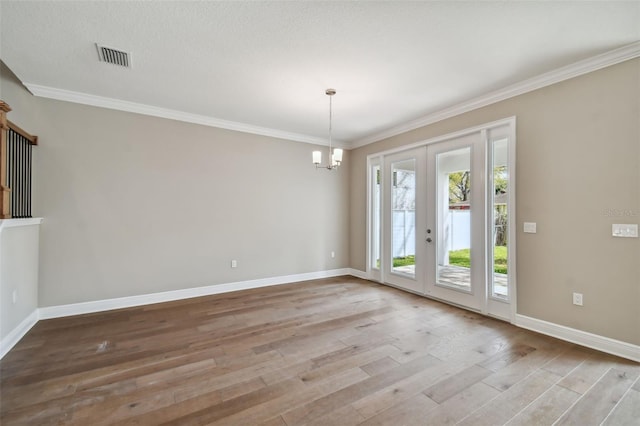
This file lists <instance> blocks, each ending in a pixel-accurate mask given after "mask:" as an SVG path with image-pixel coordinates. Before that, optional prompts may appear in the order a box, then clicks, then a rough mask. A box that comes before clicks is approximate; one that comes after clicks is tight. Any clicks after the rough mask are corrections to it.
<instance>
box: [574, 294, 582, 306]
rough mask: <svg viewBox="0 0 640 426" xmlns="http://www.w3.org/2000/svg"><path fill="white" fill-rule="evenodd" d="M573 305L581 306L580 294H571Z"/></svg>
mask: <svg viewBox="0 0 640 426" xmlns="http://www.w3.org/2000/svg"><path fill="white" fill-rule="evenodd" d="M573 304H574V305H578V306H582V293H573Z"/></svg>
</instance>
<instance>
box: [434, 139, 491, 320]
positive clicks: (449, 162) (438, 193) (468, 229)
mask: <svg viewBox="0 0 640 426" xmlns="http://www.w3.org/2000/svg"><path fill="white" fill-rule="evenodd" d="M482 156H483V145H482V138H481V135H480V133H476V134H472V135H468V136H464V137H460V138H456V139H453V140H450V141H446V142H440V143H437V144H433V145H429V146H428V148H427V158H428V163H427V164H428V172H429V181H430V186H429V189H430V191H429V195H428V197H427V202H428V210H427V216H428V218H429V219H428V227H427V234H428V237H427V250H428V251H427V255H428V258H429V259H433V260H434V261H433V262H428V268H427V280H426V281H427V293H428V294H430V295H432V296H434V297H438V298H441V299H444V300H447V301H450V302H453V303H457V304H460V305H464V306H467V307H469V308H472V309H478V310H480V309H481V308H482V305H483V303H482V302H483V297H484V294H485V293H484V288H485V285H484V283H486V280H485V279H484V271H485V261H484V259H485V253H484V252H485V249H484V246H485V245H484V237H483V230H484V223H483V221H484V214H483V208H484V194H483V182H482V172H483V170H484V162H483V157H482Z"/></svg>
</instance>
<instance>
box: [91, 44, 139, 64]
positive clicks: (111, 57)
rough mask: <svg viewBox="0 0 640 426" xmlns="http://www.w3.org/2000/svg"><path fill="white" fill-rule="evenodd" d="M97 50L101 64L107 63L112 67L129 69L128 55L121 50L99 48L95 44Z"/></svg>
mask: <svg viewBox="0 0 640 426" xmlns="http://www.w3.org/2000/svg"><path fill="white" fill-rule="evenodd" d="M96 47H97V48H98V56H99V57H100V60H101V61H102V62H107V63H110V64H113V65H120V66H121V67H126V68H130V67H131V57H130V56H129V53H127V52H123V51H122V50H118V49H113V48H111V47H106V46H100V45H99V44H97V43H96Z"/></svg>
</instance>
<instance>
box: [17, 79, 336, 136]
mask: <svg viewBox="0 0 640 426" xmlns="http://www.w3.org/2000/svg"><path fill="white" fill-rule="evenodd" d="M23 84H24V85H25V87H26V88H27V89H29V92H31V94H33V95H34V96H38V97H41V98H48V99H55V100H58V101H65V102H73V103H76V104H82V105H90V106H95V107H100V108H107V109H114V110H117V111H126V112H133V113H136V114H142V115H149V116H152V117H160V118H166V119H169V120H177V121H183V122H185V123H193V124H200V125H202V126H209V127H217V128H221V129H227V130H235V131H237V132H244V133H251V134H254V135H261V136H269V137H272V138H278V139H286V140H291V141H296V142H304V143H309V144H314V145H328V144H329V143H328V140H327V139H326V138H319V137H315V136H309V135H303V134H301V133H293V132H287V131H284V130H277V129H271V128H268V127H260V126H253V125H251V124H245V123H240V122H237V121H229V120H222V119H220V118H215V117H208V116H205V115H199V114H192V113H188V112H183V111H178V110H173V109H168V108H160V107H155V106H152V105H146V104H139V103H136V102H129V101H123V100H119V99H114V98H106V97H103V96H95V95H90V94H87V93H82V92H74V91H71V90H64V89H56V88H54V87H47V86H41V85H39V84H33V83H23ZM334 143H335V144H336V146H343V145H344V143H343V142H340V141H334Z"/></svg>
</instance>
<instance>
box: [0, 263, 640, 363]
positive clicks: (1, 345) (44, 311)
mask: <svg viewBox="0 0 640 426" xmlns="http://www.w3.org/2000/svg"><path fill="white" fill-rule="evenodd" d="M341 275H352V276H354V277H357V278H362V279H367V274H366V272H363V271H360V270H358V269H352V268H342V269H332V270H328V271H318V272H309V273H305V274H295V275H285V276H280V277H272V278H263V279H257V280H249V281H239V282H235V283H227V284H219V285H211V286H205V287H195V288H188V289H184V290H174V291H167V292H162V293H151V294H145V295H138V296H130V297H120V298H116V299H107V300H97V301H93V302H84V303H72V304H69V305H60V306H48V307H44V308H40V309H36V310H35V311H33V312H32V313H31V314H30V315H29V316H28V317H27V318H25V319H24V320H23V321H22V322H21V323H20V324H19V325H18V326H17V327H16V328H14V329H13V330H12V331H11V332H10V333H9V334H8V335H7V336H6V337H5V338H4V339H2V340H0V359H2V358H3V357H4V356H5V355H6V354H7V352H9V351H10V350H11V348H13V347H14V346H15V345H16V343H18V342H19V341H20V339H22V337H24V335H25V334H27V332H28V331H29V330H31V328H32V327H33V326H34V325H35V324H36V323H37V322H38V320H39V319H50V318H59V317H65V316H71V315H80V314H87V313H93V312H101V311H108V310H112V309H121V308H129V307H133V306H142V305H149V304H152V303H160V302H170V301H174V300H181V299H189V298H192V297H200V296H208V295H213V294H220V293H228V292H232V291H238V290H248V289H252V288H259V287H268V286H272V285H280V284H289V283H294V282H300V281H308V280H315V279H320V278H330V277H338V276H341ZM515 325H517V326H518V327H522V328H526V329H528V330H532V331H535V332H538V333H542V334H546V335H548V336H552V337H555V338H558V339H561V340H566V341H568V342H572V343H577V344H579V345H582V346H586V347H589V348H592V349H596V350H599V351H602V352H606V353H610V354H612V355H617V356H620V357H623V358H627V359H630V360H632V361H636V362H640V346H638V345H633V344H631V343H627V342H622V341H620V340H615V339H611V338H608V337H604V336H600V335H597V334H592V333H588V332H586V331H581V330H577V329H574V328H571V327H566V326H563V325H559V324H554V323H551V322H547V321H543V320H539V319H536V318H531V317H528V316H526V315H516V320H515Z"/></svg>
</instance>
